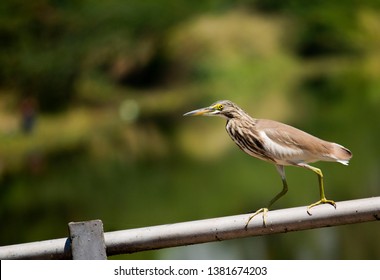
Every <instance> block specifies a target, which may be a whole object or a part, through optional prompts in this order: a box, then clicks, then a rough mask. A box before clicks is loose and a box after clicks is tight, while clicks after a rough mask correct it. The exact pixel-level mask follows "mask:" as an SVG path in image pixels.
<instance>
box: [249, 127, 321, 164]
mask: <svg viewBox="0 0 380 280" xmlns="http://www.w3.org/2000/svg"><path fill="white" fill-rule="evenodd" d="M256 127H257V130H258V131H260V135H261V137H262V138H263V139H264V143H265V145H266V146H267V149H268V150H269V151H270V152H271V153H272V154H273V155H274V156H275V158H279V159H281V160H286V161H289V162H293V161H294V162H300V161H305V160H307V161H309V159H310V160H316V158H315V159H314V158H313V157H314V156H313V155H314V154H315V155H320V154H326V153H328V147H327V145H326V144H327V142H326V141H324V140H321V139H319V138H317V137H315V136H312V135H310V134H308V133H306V132H304V131H302V130H299V129H297V128H295V127H292V126H290V125H287V124H283V123H280V122H276V121H272V120H258V121H257V122H256Z"/></svg>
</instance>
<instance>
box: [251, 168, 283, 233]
mask: <svg viewBox="0 0 380 280" xmlns="http://www.w3.org/2000/svg"><path fill="white" fill-rule="evenodd" d="M276 168H277V171H278V173H280V176H281V180H282V191H281V192H279V193H278V194H277V195H276V196H275V197H274V198H273V199H272V200H271V201H270V202H269V205H268V207H267V208H260V209H259V210H257V211H256V212H255V213H253V214H252V215H251V216H249V218H248V221H247V223H246V224H245V228H247V227H248V224H249V222H250V221H251V220H252V219H253V217H255V216H257V215H258V214H260V213H263V224H264V227H266V215H267V213H268V211H269V208H270V207H271V206H272V205H273V204H274V203H275V202H276V201H277V200H278V199H279V198H281V197H282V196H284V195H285V194H286V193H287V192H288V183H287V182H286V177H285V169H284V166H283V165H276Z"/></svg>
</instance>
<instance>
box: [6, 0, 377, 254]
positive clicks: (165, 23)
mask: <svg viewBox="0 0 380 280" xmlns="http://www.w3.org/2000/svg"><path fill="white" fill-rule="evenodd" d="M379 30H380V4H379V2H378V1H375V0H364V1H353V0H351V1H345V3H344V4H343V3H341V1H331V0H330V1H328V0H319V1H313V2H307V3H306V2H305V1H299V0H291V1H290V0H284V1H273V0H270V1H268V0H266V1H263V0H239V1H232V0H206V1H199V3H196V4H195V3H194V2H191V1H186V0H177V1H171V0H160V1H155V0H147V1H137V0H128V1H125V0H112V1H103V2H101V1H89V0H76V1H65V0H37V1H20V0H16V1H11V0H3V1H1V2H0V42H1V44H0V64H1V65H2V67H1V69H0V202H1V203H0V221H1V222H2V224H3V225H4V226H3V228H4V229H3V230H2V231H1V234H0V244H1V245H7V244H14V243H22V242H29V241H36V240H44V239H52V238H59V237H62V236H66V235H67V223H68V222H70V221H82V220H88V219H102V220H103V222H104V225H105V230H106V231H112V230H120V229H125V228H136V227H143V226H149V225H155V224H166V223H174V222H181V221H185V220H196V219H204V218H210V217H217V216H223V215H233V214H239V213H246V212H248V211H250V210H255V209H257V208H260V207H262V206H263V205H266V203H267V201H268V200H269V199H270V198H271V197H273V195H274V194H275V193H277V192H278V191H279V189H280V187H281V182H280V178H279V176H277V174H276V171H275V168H273V166H271V165H269V164H267V163H264V162H261V161H259V160H255V159H253V158H251V157H249V156H247V155H245V154H243V153H242V152H241V151H239V150H238V149H237V148H236V147H235V145H234V144H233V143H232V141H231V140H230V139H229V137H228V135H227V134H226V133H225V130H224V128H223V125H224V121H223V120H220V119H216V118H214V119H204V118H191V119H190V118H189V119H188V118H182V114H183V113H184V112H186V111H188V110H191V109H195V108H197V107H203V106H206V105H208V104H209V103H211V102H213V101H215V100H220V99H231V100H233V101H235V102H236V103H238V104H239V105H240V106H241V107H243V108H244V109H245V110H246V111H247V112H249V113H250V114H251V115H252V116H255V117H258V118H270V119H276V120H280V121H283V122H286V123H289V124H292V125H295V126H297V127H299V128H301V129H304V130H306V131H309V132H311V133H312V134H315V135H318V136H320V137H321V138H324V139H327V140H331V141H336V142H338V143H341V144H342V145H344V146H346V147H348V148H350V149H351V150H352V152H353V154H354V157H353V159H352V161H351V163H350V166H349V167H342V166H340V165H338V164H331V163H318V164H317V165H318V166H319V167H321V168H322V170H323V171H324V174H325V180H326V191H327V195H328V197H329V198H332V199H335V200H336V201H340V200H348V199H355V198H361V197H370V196H377V195H380V189H379V185H380V176H379V174H380V173H379V169H380V161H379V158H380V149H379V148H378V144H377V142H378V139H379V137H380V125H379V121H378V120H379V119H380V110H379V109H380V63H379V61H380V39H379V38H380V37H379V36H378V34H379ZM286 171H287V177H288V182H289V185H290V190H289V193H288V194H287V195H286V196H285V197H284V198H283V199H281V200H280V201H279V202H278V204H276V205H275V208H286V207H292V206H298V205H308V204H310V203H311V202H314V201H315V200H316V199H317V197H318V188H317V180H316V178H315V175H314V174H312V173H311V172H307V171H305V170H302V169H297V168H291V167H290V168H287V169H286ZM305 184H307V186H304V185H305ZM378 230H379V228H378V225H377V224H376V223H369V224H358V225H351V226H343V227H337V228H327V229H318V230H313V231H306V232H297V233H289V234H287V235H274V236H266V237H259V238H249V239H245V240H233V241H228V242H221V243H214V244H201V245H196V246H190V247H185V248H174V249H165V250H160V251H155V252H145V253H138V254H133V255H126V256H120V257H121V258H193V259H198V258H237V259H238V258H253V259H260V258H270V259H284V258H287V259H314V258H315V259H340V258H341V259H378V258H379V257H380V245H379V244H376V243H374V242H371V241H372V240H376V238H377V235H378V234H377V233H378ZM353 240H354V241H355V242H353Z"/></svg>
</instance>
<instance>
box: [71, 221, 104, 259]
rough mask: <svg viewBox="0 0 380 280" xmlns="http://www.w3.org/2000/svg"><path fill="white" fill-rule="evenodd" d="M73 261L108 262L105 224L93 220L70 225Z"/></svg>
mask: <svg viewBox="0 0 380 280" xmlns="http://www.w3.org/2000/svg"><path fill="white" fill-rule="evenodd" d="M69 232H70V239H71V254H72V256H73V260H106V259H107V253H106V245H105V242H104V232H103V222H102V221H101V220H93V221H86V222H71V223H69Z"/></svg>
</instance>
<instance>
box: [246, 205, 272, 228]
mask: <svg viewBox="0 0 380 280" xmlns="http://www.w3.org/2000/svg"><path fill="white" fill-rule="evenodd" d="M260 213H263V225H264V227H266V226H267V225H266V216H267V213H268V208H260V209H259V210H257V211H256V212H255V213H253V214H252V215H251V216H249V218H248V221H247V223H246V224H245V227H244V228H245V230H247V229H248V224H249V222H250V221H251V220H252V219H253V218H254V217H255V216H257V215H258V214H260Z"/></svg>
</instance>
